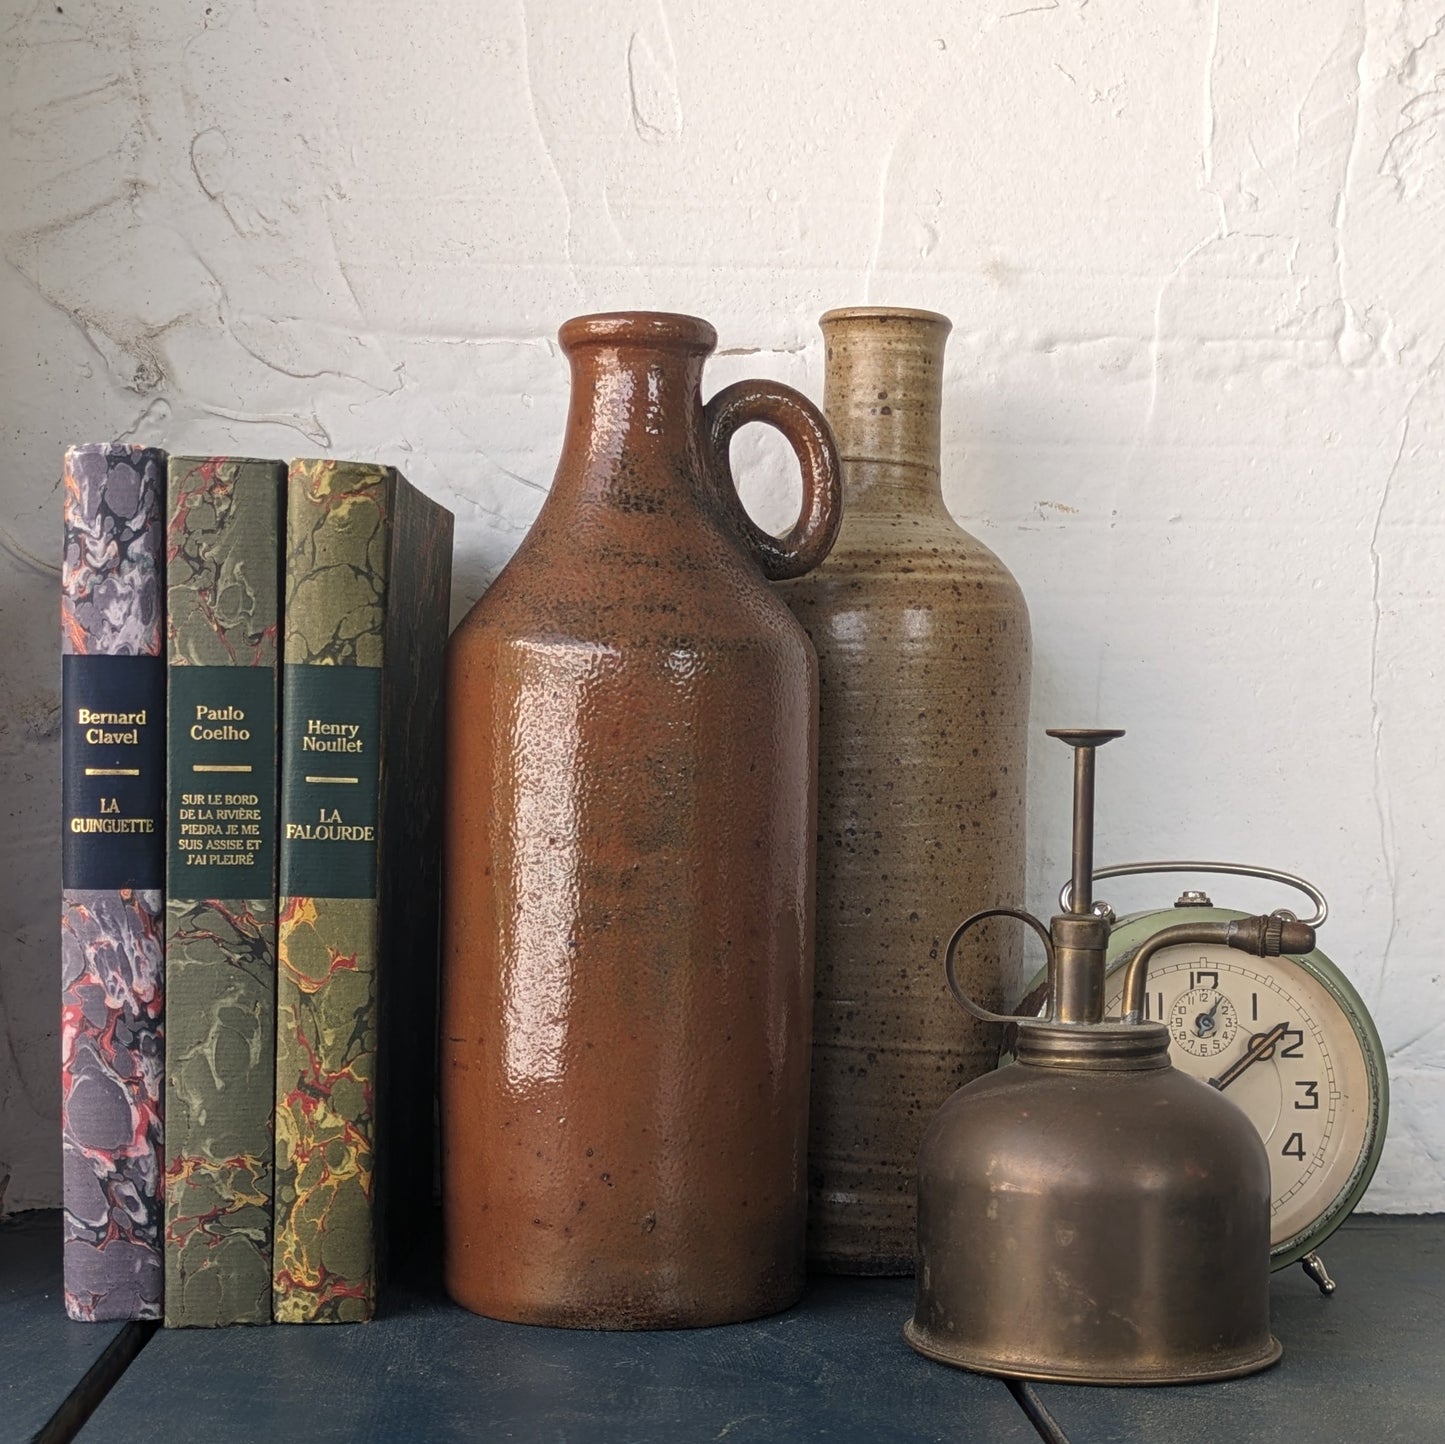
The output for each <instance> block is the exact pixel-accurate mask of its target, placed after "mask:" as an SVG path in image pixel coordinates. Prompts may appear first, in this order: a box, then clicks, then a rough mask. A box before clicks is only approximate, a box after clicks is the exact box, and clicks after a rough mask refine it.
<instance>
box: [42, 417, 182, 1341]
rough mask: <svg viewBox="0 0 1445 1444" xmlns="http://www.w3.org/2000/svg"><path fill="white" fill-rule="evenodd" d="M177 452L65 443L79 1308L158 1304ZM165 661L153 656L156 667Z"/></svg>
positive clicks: (70, 1230) (73, 1199) (66, 867)
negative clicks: (168, 661) (170, 510)
mask: <svg viewBox="0 0 1445 1444" xmlns="http://www.w3.org/2000/svg"><path fill="white" fill-rule="evenodd" d="M165 480H166V454H165V452H163V451H160V450H158V449H156V448H154V447H140V446H118V445H115V446H111V445H99V446H77V447H72V448H71V449H70V450H69V451H67V452H66V454H65V551H64V558H63V564H62V577H63V582H62V595H61V650H62V653H63V658H62V661H63V667H64V675H65V704H64V705H65V720H64V727H63V732H62V735H63V746H62V751H63V769H64V774H65V802H64V829H65V833H64V849H63V851H64V863H63V876H62V903H61V923H60V957H61V989H62V991H61V1130H62V1136H63V1145H64V1151H65V1188H64V1196H65V1216H64V1263H65V1307H66V1310H67V1312H68V1313H69V1314H70V1317H71V1318H73V1319H80V1320H101V1319H154V1318H159V1317H160V1311H161V1308H160V1306H161V1280H162V1272H161V1144H162V1138H161V1080H162V1076H163V1066H164V1048H163V1046H162V1031H161V1028H162V1013H161V1005H162V960H163V946H162V945H163V940H164V938H163V934H164V922H163V918H164V895H163V892H162V884H163V879H164V860H163V854H162V853H161V851H160V848H161V845H162V844H163V842H164V782H165V774H164V753H163V751H161V750H160V749H161V745H162V743H163V739H164V729H165V722H164V681H165V671H164V668H165V662H164V658H163V657H162V655H161V635H162V621H163V617H162V598H163V586H162V557H163V549H164V518H163V508H164V504H165ZM152 659H154V660H153V661H152Z"/></svg>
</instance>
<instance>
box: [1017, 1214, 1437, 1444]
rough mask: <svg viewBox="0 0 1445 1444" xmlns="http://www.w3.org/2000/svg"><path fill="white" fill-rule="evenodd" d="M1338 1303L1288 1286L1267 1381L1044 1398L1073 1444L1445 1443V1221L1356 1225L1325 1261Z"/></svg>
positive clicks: (1282, 1276)
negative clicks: (1280, 1350) (1279, 1349)
mask: <svg viewBox="0 0 1445 1444" xmlns="http://www.w3.org/2000/svg"><path fill="white" fill-rule="evenodd" d="M1320 1253H1321V1254H1322V1255H1323V1256H1324V1259H1325V1262H1326V1264H1327V1265H1328V1267H1329V1270H1330V1273H1331V1274H1332V1275H1333V1277H1334V1279H1335V1282H1336V1283H1337V1284H1338V1285H1339V1289H1338V1291H1337V1292H1336V1293H1335V1294H1334V1295H1333V1296H1332V1297H1330V1298H1326V1297H1325V1296H1324V1295H1323V1294H1321V1293H1320V1291H1319V1290H1318V1289H1317V1288H1316V1287H1315V1286H1314V1284H1312V1283H1311V1282H1310V1281H1309V1279H1307V1278H1306V1277H1305V1276H1304V1274H1303V1273H1302V1272H1301V1271H1300V1270H1299V1269H1298V1268H1293V1269H1289V1270H1286V1271H1285V1272H1283V1273H1278V1274H1276V1275H1275V1276H1274V1287H1273V1289H1272V1291H1271V1295H1270V1318H1271V1326H1272V1328H1273V1330H1274V1333H1275V1336H1276V1337H1277V1338H1278V1339H1279V1341H1280V1342H1281V1343H1282V1344H1283V1345H1284V1358H1283V1359H1282V1360H1281V1361H1280V1362H1279V1363H1278V1364H1276V1365H1275V1366H1274V1368H1272V1369H1269V1370H1266V1371H1265V1372H1264V1373H1262V1374H1254V1375H1251V1376H1250V1377H1249V1378H1247V1379H1231V1380H1229V1381H1228V1382H1226V1383H1222V1384H1192V1385H1189V1386H1188V1387H1186V1388H1177V1389H1083V1388H1078V1387H1075V1386H1066V1385H1062V1384H1038V1385H1034V1386H1033V1393H1034V1395H1035V1397H1036V1398H1037V1399H1038V1401H1039V1402H1040V1403H1042V1405H1043V1406H1044V1408H1045V1409H1046V1410H1047V1411H1048V1413H1049V1415H1050V1416H1051V1417H1052V1419H1053V1420H1054V1422H1055V1424H1056V1425H1057V1427H1058V1428H1059V1430H1060V1431H1061V1432H1062V1434H1063V1436H1064V1437H1065V1438H1066V1439H1068V1440H1069V1444H1116V1441H1118V1444H1124V1441H1128V1444H1136V1441H1140V1440H1147V1441H1149V1444H1196V1441H1197V1444H1222V1441H1235V1440H1239V1441H1244V1440H1255V1439H1279V1440H1290V1441H1294V1444H1336V1441H1339V1444H1346V1441H1348V1444H1387V1441H1394V1440H1410V1441H1413V1444H1424V1441H1426V1440H1431V1441H1434V1440H1445V1218H1395V1219H1391V1218H1354V1219H1351V1220H1350V1221H1349V1222H1348V1223H1347V1224H1345V1226H1344V1227H1343V1228H1342V1229H1341V1230H1340V1231H1339V1232H1338V1233H1336V1234H1335V1235H1334V1236H1333V1237H1332V1238H1331V1239H1330V1240H1329V1241H1328V1242H1327V1243H1326V1244H1325V1245H1324V1246H1323V1247H1322V1248H1321V1249H1320Z"/></svg>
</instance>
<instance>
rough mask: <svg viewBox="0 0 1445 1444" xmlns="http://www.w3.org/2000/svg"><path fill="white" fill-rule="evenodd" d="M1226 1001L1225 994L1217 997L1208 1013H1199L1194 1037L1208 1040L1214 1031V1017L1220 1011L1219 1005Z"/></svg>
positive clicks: (1219, 994)
mask: <svg viewBox="0 0 1445 1444" xmlns="http://www.w3.org/2000/svg"><path fill="white" fill-rule="evenodd" d="M1223 1001H1224V994H1223V993H1218V994H1216V995H1215V999H1214V1006H1213V1007H1212V1008H1211V1009H1210V1010H1209V1011H1208V1012H1207V1013H1199V1014H1197V1015H1196V1017H1195V1019H1194V1036H1195V1037H1196V1038H1207V1037H1208V1036H1209V1035H1210V1034H1211V1033H1212V1032H1213V1031H1214V1015H1215V1014H1216V1013H1217V1012H1218V1011H1219V1005H1220V1004H1221V1003H1222V1002H1223Z"/></svg>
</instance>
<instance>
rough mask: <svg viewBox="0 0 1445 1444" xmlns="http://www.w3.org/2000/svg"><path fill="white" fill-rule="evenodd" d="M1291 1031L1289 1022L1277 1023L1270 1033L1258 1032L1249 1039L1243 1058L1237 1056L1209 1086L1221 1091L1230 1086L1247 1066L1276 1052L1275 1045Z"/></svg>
mask: <svg viewBox="0 0 1445 1444" xmlns="http://www.w3.org/2000/svg"><path fill="white" fill-rule="evenodd" d="M1288 1031H1289V1024H1288V1023H1287V1022H1285V1023H1276V1024H1275V1025H1274V1027H1273V1028H1271V1029H1270V1030H1269V1032H1268V1033H1256V1034H1255V1035H1254V1037H1253V1038H1251V1039H1250V1040H1249V1047H1248V1048H1247V1049H1246V1050H1245V1054H1244V1056H1243V1057H1242V1058H1237V1059H1235V1061H1234V1062H1233V1063H1231V1064H1230V1066H1229V1067H1228V1068H1226V1069H1225V1070H1224V1072H1223V1073H1221V1074H1220V1075H1219V1077H1218V1078H1211V1079H1210V1080H1209V1086H1210V1087H1211V1088H1218V1089H1219V1090H1220V1091H1221V1092H1223V1090H1224V1089H1226V1088H1228V1087H1229V1085H1230V1084H1231V1083H1233V1082H1234V1080H1235V1079H1236V1078H1238V1077H1239V1075H1240V1074H1241V1073H1243V1072H1244V1070H1245V1069H1246V1068H1252V1067H1253V1066H1254V1065H1255V1064H1256V1063H1258V1062H1259V1060H1260V1059H1261V1058H1263V1057H1264V1056H1265V1054H1266V1053H1273V1052H1274V1045H1275V1044H1276V1043H1278V1042H1279V1040H1280V1039H1281V1038H1283V1037H1284V1035H1285V1034H1286V1033H1287V1032H1288Z"/></svg>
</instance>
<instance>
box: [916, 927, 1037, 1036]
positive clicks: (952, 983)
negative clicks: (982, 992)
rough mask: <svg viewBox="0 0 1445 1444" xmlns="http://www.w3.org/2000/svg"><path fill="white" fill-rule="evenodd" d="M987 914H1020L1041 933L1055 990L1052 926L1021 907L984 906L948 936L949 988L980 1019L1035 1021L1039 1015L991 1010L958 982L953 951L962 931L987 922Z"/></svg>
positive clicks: (945, 967)
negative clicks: (1023, 1015)
mask: <svg viewBox="0 0 1445 1444" xmlns="http://www.w3.org/2000/svg"><path fill="white" fill-rule="evenodd" d="M988 918H1017V919H1018V920H1019V922H1021V923H1027V924H1028V925H1029V927H1031V928H1032V929H1033V930H1034V932H1036V933H1037V934H1038V935H1039V939H1040V941H1041V942H1042V943H1043V945H1044V956H1045V958H1047V960H1048V994H1047V996H1049V997H1053V994H1054V943H1053V939H1052V938H1051V937H1050V936H1049V930H1048V929H1047V928H1046V927H1045V926H1044V925H1043V923H1041V922H1040V921H1039V920H1038V918H1036V917H1035V916H1034V915H1033V914H1032V913H1026V912H1024V911H1023V909H1022V908H984V909H983V910H982V911H981V912H976V913H972V914H970V916H968V917H966V918H964V920H963V921H962V922H961V923H959V925H958V926H957V927H956V928H955V929H954V930H953V936H952V937H951V938H949V940H948V950H947V951H946V952H945V953H944V955H943V971H944V975H945V976H946V977H947V978H948V988H949V991H950V992H951V993H952V994H953V996H954V997H955V998H956V999H957V1000H958V1005H959V1007H960V1008H962V1009H963V1010H964V1012H966V1013H972V1014H973V1016H974V1017H975V1018H977V1019H978V1020H979V1021H980V1022H981V1023H1032V1022H1036V1021H1037V1019H1036V1018H1025V1017H1018V1016H1015V1015H1014V1014H1012V1013H992V1012H990V1011H989V1010H988V1009H987V1008H985V1007H983V1006H981V1005H980V1004H978V1003H975V1002H974V1001H973V999H972V998H970V997H969V996H968V994H967V993H965V992H964V991H963V988H962V987H961V986H960V985H959V981H958V972H957V968H956V966H955V963H954V954H955V953H957V951H958V945H959V943H961V942H962V941H963V935H964V934H965V933H966V932H967V931H968V930H969V929H970V928H971V927H972V926H973V925H974V924H975V923H981V922H984V921H985V920H986V919H988Z"/></svg>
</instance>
